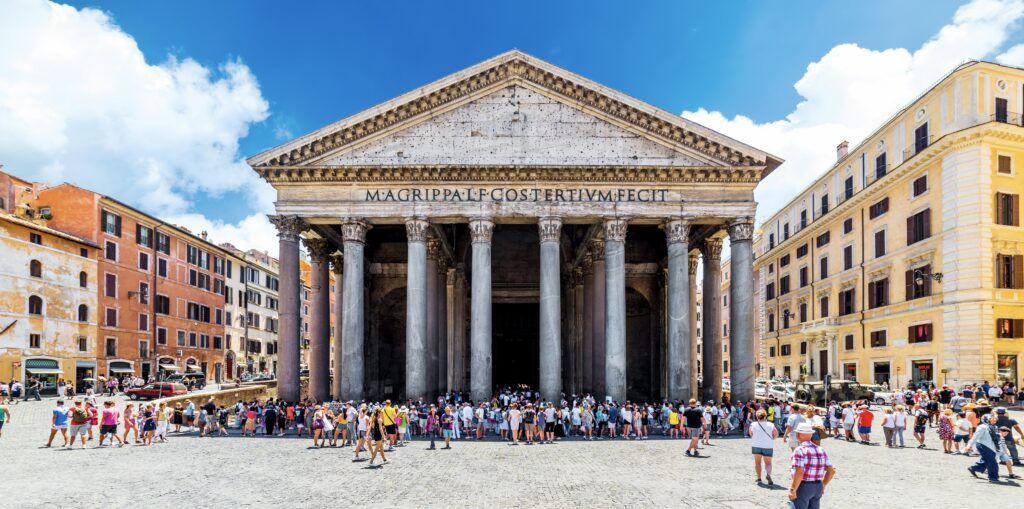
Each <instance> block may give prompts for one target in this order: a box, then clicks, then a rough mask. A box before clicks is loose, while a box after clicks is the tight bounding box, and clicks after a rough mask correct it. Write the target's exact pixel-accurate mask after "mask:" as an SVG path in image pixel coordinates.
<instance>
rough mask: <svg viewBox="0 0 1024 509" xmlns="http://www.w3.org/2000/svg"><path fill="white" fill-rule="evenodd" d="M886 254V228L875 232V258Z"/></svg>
mask: <svg viewBox="0 0 1024 509" xmlns="http://www.w3.org/2000/svg"><path fill="white" fill-rule="evenodd" d="M882 256H885V230H881V231H877V232H875V258H881V257H882Z"/></svg>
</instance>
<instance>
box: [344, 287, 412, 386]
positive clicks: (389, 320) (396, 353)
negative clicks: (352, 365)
mask: <svg viewBox="0 0 1024 509" xmlns="http://www.w3.org/2000/svg"><path fill="white" fill-rule="evenodd" d="M405 294H406V292H405V287H401V288H396V289H394V290H392V291H390V292H389V293H388V294H387V295H385V296H384V298H383V299H381V300H380V301H379V302H377V303H375V308H376V312H375V313H373V315H372V318H371V320H374V322H375V323H372V324H371V326H372V327H374V328H375V329H376V332H377V335H378V336H377V339H378V340H377V341H376V342H372V343H366V344H364V345H363V348H364V358H365V359H366V361H365V362H366V364H365V371H364V375H363V376H364V377H363V380H364V383H365V387H366V392H367V394H368V396H369V397H371V398H375V399H393V400H398V399H400V397H401V396H402V395H404V394H405ZM341 369H342V370H344V369H345V367H344V366H342V368H341Z"/></svg>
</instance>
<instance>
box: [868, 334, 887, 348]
mask: <svg viewBox="0 0 1024 509" xmlns="http://www.w3.org/2000/svg"><path fill="white" fill-rule="evenodd" d="M885 336H886V335H885V331H884V330H876V331H874V332H872V333H871V348H882V347H884V346H885V345H886V343H887V338H886V337H885Z"/></svg>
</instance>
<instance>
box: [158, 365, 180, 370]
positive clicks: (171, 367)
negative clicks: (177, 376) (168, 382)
mask: <svg viewBox="0 0 1024 509" xmlns="http://www.w3.org/2000/svg"><path fill="white" fill-rule="evenodd" d="M160 369H164V370H167V371H178V366H177V365H176V364H161V365H160Z"/></svg>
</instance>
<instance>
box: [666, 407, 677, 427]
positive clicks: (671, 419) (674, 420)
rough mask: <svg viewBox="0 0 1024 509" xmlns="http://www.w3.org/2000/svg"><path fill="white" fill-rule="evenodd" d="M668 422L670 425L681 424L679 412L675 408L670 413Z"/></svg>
mask: <svg viewBox="0 0 1024 509" xmlns="http://www.w3.org/2000/svg"><path fill="white" fill-rule="evenodd" d="M668 423H669V425H670V426H678V425H679V412H676V411H675V410H673V411H672V412H670V413H669V414H668Z"/></svg>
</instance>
